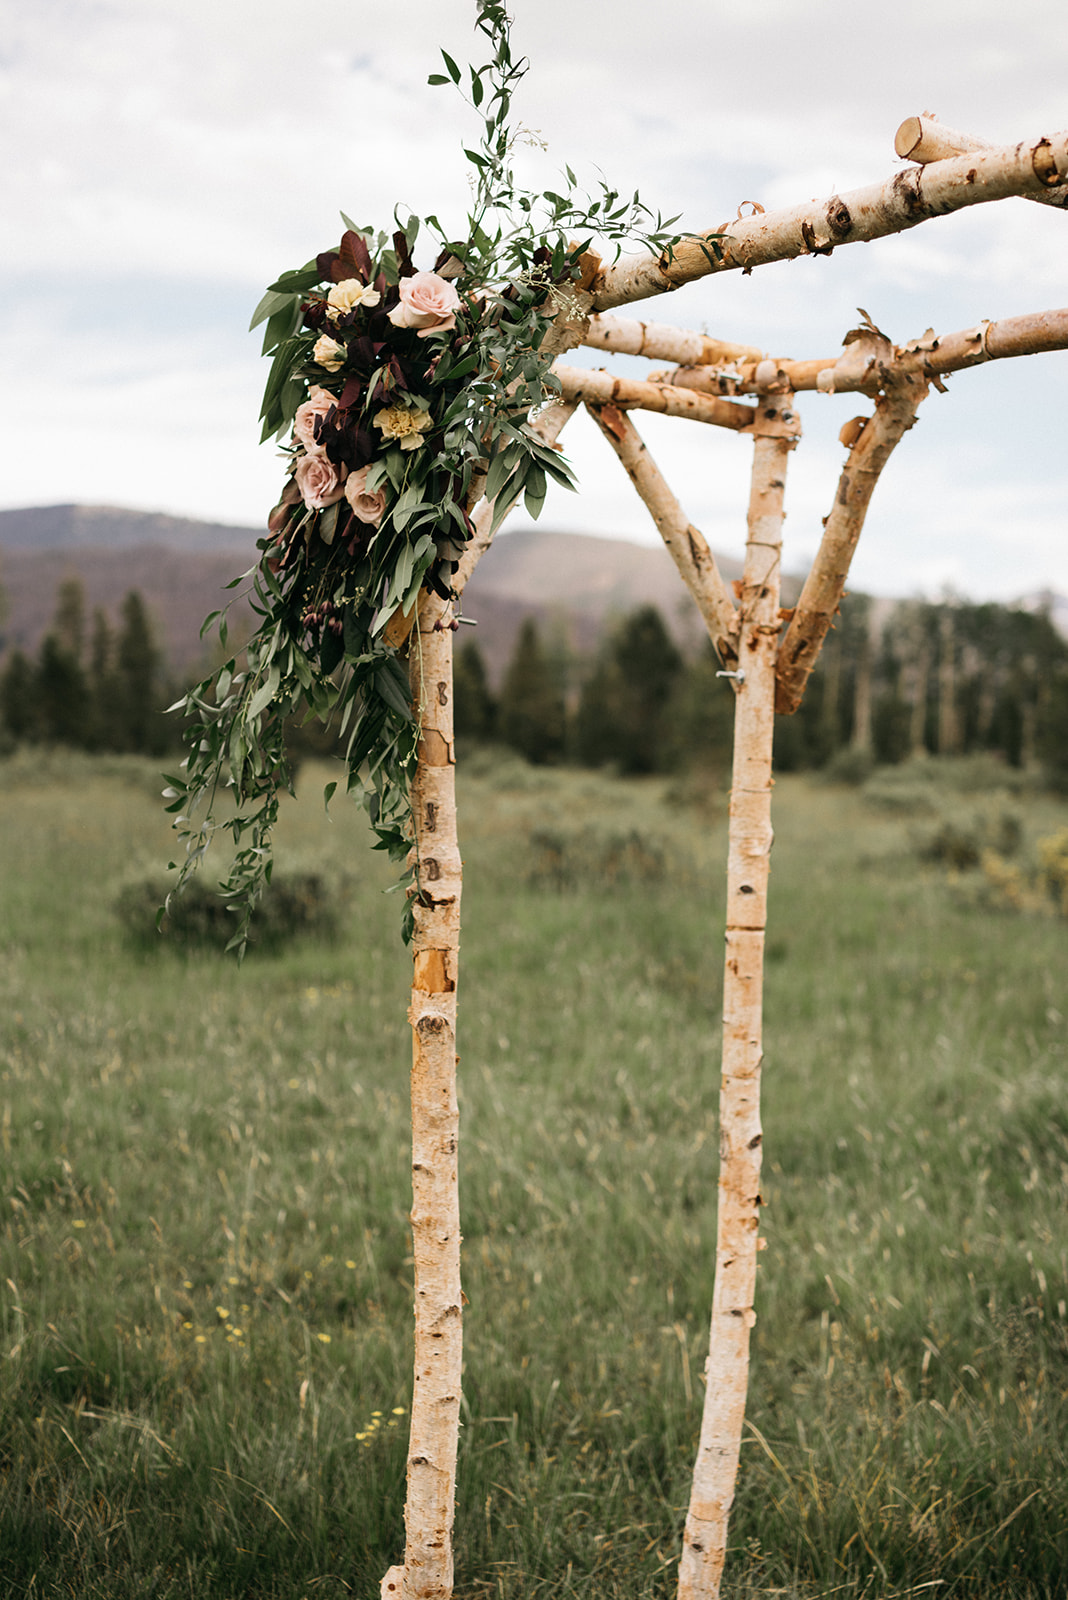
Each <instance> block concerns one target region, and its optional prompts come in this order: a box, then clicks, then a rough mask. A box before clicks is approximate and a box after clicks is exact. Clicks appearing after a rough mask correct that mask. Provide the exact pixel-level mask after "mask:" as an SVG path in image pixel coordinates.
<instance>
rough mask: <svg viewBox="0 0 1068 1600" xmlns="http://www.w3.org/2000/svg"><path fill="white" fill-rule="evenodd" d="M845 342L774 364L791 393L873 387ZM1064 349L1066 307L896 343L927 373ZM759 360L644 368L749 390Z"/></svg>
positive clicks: (671, 379)
mask: <svg viewBox="0 0 1068 1600" xmlns="http://www.w3.org/2000/svg"><path fill="white" fill-rule="evenodd" d="M852 349H853V347H852V345H847V346H846V349H845V351H844V352H843V353H842V355H840V356H834V357H820V358H818V359H816V360H814V361H787V360H777V361H776V366H777V367H778V369H779V371H780V372H781V373H782V374H783V376H784V378H785V379H786V381H787V383H789V385H790V387H791V389H793V390H794V392H795V393H798V392H800V391H803V390H805V391H811V390H818V391H819V392H820V393H821V394H849V393H861V394H869V393H875V392H877V390H878V383H877V381H874V380H873V377H872V374H871V372H870V371H869V370H866V369H865V368H863V367H862V366H861V365H860V364H859V363H858V362H857V361H856V360H855V358H854V357H853V356H852V355H851V351H852ZM1066 349H1068V309H1063V308H1062V309H1057V310H1053V311H1034V312H1030V313H1028V314H1027V315H1025V316H1022V317H1003V318H1002V319H1001V320H1000V321H999V322H980V323H978V324H977V325H976V326H975V327H974V328H961V329H959V330H958V331H956V332H955V333H941V334H934V333H926V334H924V336H923V337H922V338H921V339H913V340H910V341H909V342H908V343H906V344H904V345H901V346H900V347H899V349H898V352H897V353H898V355H899V356H910V355H914V356H918V357H920V358H921V359H919V360H917V361H916V362H914V363H913V365H915V366H917V367H919V368H922V370H923V371H924V372H925V373H927V374H928V375H929V376H932V377H933V376H942V375H948V374H949V373H951V372H961V371H963V370H964V369H965V368H966V367H978V366H982V364H983V363H984V362H985V361H1001V360H1004V359H1005V358H1006V357H1008V356H1032V355H1039V354H1041V353H1042V352H1043V351H1047V350H1066ZM759 367H760V363H759V362H739V363H738V364H737V365H735V366H733V367H731V368H729V369H728V370H726V371H723V370H721V369H717V368H715V367H699V366H681V367H674V368H672V369H671V370H669V371H665V372H650V374H649V377H648V382H649V383H651V384H654V385H662V384H678V385H679V386H680V387H681V388H684V389H691V390H693V391H695V392H696V393H698V394H713V395H742V394H755V393H756V392H757V390H758V389H759V387H760V385H759V383H758V381H757V376H756V375H757V372H758V370H759Z"/></svg>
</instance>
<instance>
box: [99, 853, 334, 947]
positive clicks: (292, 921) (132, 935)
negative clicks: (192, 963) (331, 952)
mask: <svg viewBox="0 0 1068 1600" xmlns="http://www.w3.org/2000/svg"><path fill="white" fill-rule="evenodd" d="M166 893H167V891H166V888H165V887H163V886H161V885H160V883H159V881H158V880H157V879H154V878H149V879H145V880H144V881H143V882H140V883H131V884H128V885H127V887H126V888H125V889H123V890H122V892H121V893H120V894H119V895H118V897H117V898H116V900H115V905H114V909H115V914H116V915H117V917H118V919H119V921H120V922H121V923H122V926H123V928H124V930H125V932H126V935H127V937H128V938H129V939H131V940H132V941H133V942H134V943H136V944H140V945H142V946H145V947H146V948H154V947H157V946H158V945H159V944H160V942H161V941H162V943H163V944H165V945H166V946H169V947H170V948H171V949H183V950H200V949H223V948H225V946H226V945H227V944H228V943H229V941H230V939H231V938H232V937H233V934H234V930H235V921H234V913H233V911H232V910H231V908H230V905H229V903H228V902H227V901H226V900H224V899H223V897H222V896H221V895H220V894H219V892H218V890H217V889H216V888H214V887H213V886H212V885H211V884H208V883H202V882H193V883H191V884H190V885H189V886H188V888H187V889H186V890H185V891H184V893H183V894H181V895H180V896H178V897H177V898H176V899H173V900H172V901H171V904H170V907H169V908H168V910H167V911H166V913H165V914H164V916H163V917H162V919H160V918H159V908H160V906H161V905H162V904H163V901H164V899H165V897H166ZM344 899H345V888H344V885H341V884H337V883H328V882H326V880H325V879H324V878H323V877H321V876H320V874H319V873H317V872H304V873H292V874H289V875H286V874H282V873H277V872H276V873H275V874H274V876H273V877H272V879H271V883H270V887H269V888H268V889H267V890H266V892H265V893H264V895H263V898H262V899H261V900H260V902H259V904H258V905H257V907H256V911H255V913H254V915H253V918H252V926H251V930H250V933H249V944H250V946H251V947H252V948H254V949H261V950H277V949H280V948H282V947H283V946H284V945H287V944H289V943H290V942H291V941H292V940H294V939H297V938H315V939H329V938H332V937H333V936H334V935H335V934H336V933H337V931H338V926H339V923H340V915H341V908H342V905H343V903H344Z"/></svg>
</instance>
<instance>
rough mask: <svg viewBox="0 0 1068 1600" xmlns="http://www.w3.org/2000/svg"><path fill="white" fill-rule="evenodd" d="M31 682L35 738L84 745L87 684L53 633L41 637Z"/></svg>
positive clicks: (86, 716)
mask: <svg viewBox="0 0 1068 1600" xmlns="http://www.w3.org/2000/svg"><path fill="white" fill-rule="evenodd" d="M35 680H36V682H35V686H34V699H35V701H36V707H37V717H38V731H39V736H40V737H41V738H42V739H45V740H48V741H49V742H52V743H55V744H69V745H75V746H80V745H84V743H85V737H86V730H87V725H88V718H89V685H88V683H87V682H86V677H85V673H84V672H83V671H82V668H81V666H80V665H79V663H78V661H77V660H76V659H75V657H74V656H73V655H71V653H70V651H69V650H65V649H64V648H63V646H62V644H61V643H60V641H59V639H58V637H57V636H56V634H54V633H48V634H46V635H45V637H44V641H43V642H42V645H41V653H40V655H39V657H38V661H37V671H36V673H35Z"/></svg>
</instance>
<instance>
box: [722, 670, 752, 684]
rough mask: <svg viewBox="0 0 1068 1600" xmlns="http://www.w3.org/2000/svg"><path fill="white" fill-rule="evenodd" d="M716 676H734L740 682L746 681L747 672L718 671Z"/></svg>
mask: <svg viewBox="0 0 1068 1600" xmlns="http://www.w3.org/2000/svg"><path fill="white" fill-rule="evenodd" d="M716 677H717V678H734V679H735V681H736V682H738V683H744V682H745V673H744V672H717V673H716Z"/></svg>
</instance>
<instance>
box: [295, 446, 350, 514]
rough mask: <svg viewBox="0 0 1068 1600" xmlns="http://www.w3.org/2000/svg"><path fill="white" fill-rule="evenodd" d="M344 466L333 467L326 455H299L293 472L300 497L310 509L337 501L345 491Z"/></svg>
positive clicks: (320, 509)
mask: <svg viewBox="0 0 1068 1600" xmlns="http://www.w3.org/2000/svg"><path fill="white" fill-rule="evenodd" d="M347 475H348V474H347V471H346V469H345V468H344V467H335V465H334V463H333V462H332V461H328V460H327V458H326V456H301V458H300V460H299V461H298V462H297V470H296V471H295V473H294V474H293V476H294V478H295V480H296V484H297V488H298V489H299V490H300V497H301V499H302V500H303V501H304V504H305V505H306V506H308V507H309V508H310V509H311V510H312V511H322V510H323V508H324V506H332V505H335V504H336V503H337V501H339V500H340V499H341V497H342V495H343V494H344V493H345V478H346V477H347Z"/></svg>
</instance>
